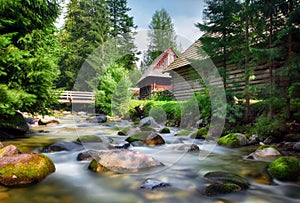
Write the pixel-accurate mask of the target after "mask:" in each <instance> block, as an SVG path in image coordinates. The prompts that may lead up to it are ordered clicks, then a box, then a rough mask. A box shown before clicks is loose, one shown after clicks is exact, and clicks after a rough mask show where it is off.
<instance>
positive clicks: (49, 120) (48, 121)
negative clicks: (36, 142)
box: [38, 117, 60, 126]
mask: <svg viewBox="0 0 300 203" xmlns="http://www.w3.org/2000/svg"><path fill="white" fill-rule="evenodd" d="M59 123H60V122H59V120H57V119H55V118H51V117H49V118H41V119H40V120H39V121H38V124H39V125H45V126H55V125H57V124H59Z"/></svg>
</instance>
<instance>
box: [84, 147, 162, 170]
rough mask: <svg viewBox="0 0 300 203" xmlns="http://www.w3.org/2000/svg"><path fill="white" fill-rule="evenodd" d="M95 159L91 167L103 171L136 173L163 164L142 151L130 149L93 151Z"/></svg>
mask: <svg viewBox="0 0 300 203" xmlns="http://www.w3.org/2000/svg"><path fill="white" fill-rule="evenodd" d="M91 154H92V156H93V158H94V160H93V161H92V162H91V163H90V165H89V169H91V170H92V171H95V172H98V173H101V172H104V171H114V172H118V173H134V172H138V171H140V170H145V169H149V168H152V167H157V166H163V164H162V163H161V162H159V161H158V160H156V159H154V158H153V157H151V156H148V155H146V154H144V153H142V152H137V151H132V150H128V149H122V150H109V151H102V152H94V153H91Z"/></svg>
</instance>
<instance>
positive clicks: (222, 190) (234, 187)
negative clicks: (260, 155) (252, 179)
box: [204, 171, 250, 196]
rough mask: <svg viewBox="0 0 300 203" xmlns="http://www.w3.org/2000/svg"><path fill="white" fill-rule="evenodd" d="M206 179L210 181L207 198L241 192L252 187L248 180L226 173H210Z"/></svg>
mask: <svg viewBox="0 0 300 203" xmlns="http://www.w3.org/2000/svg"><path fill="white" fill-rule="evenodd" d="M204 177H205V178H206V179H207V180H208V181H209V182H208V184H207V186H206V189H205V192H204V194H205V195H207V196H214V195H219V194H227V193H232V192H239V191H242V190H246V189H248V188H249V186H250V183H249V182H248V180H247V179H246V178H244V177H242V176H239V175H237V174H234V173H229V172H224V171H214V172H209V173H207V174H205V175H204Z"/></svg>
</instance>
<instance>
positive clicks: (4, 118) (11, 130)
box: [0, 112, 29, 140]
mask: <svg viewBox="0 0 300 203" xmlns="http://www.w3.org/2000/svg"><path fill="white" fill-rule="evenodd" d="M28 131H29V126H28V124H27V122H26V120H25V118H24V117H23V115H22V114H21V113H19V112H15V114H14V115H1V116H0V135H1V137H0V139H1V140H5V139H11V138H15V137H18V136H24V135H25V134H26V133H27V132H28Z"/></svg>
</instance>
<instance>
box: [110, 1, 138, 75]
mask: <svg viewBox="0 0 300 203" xmlns="http://www.w3.org/2000/svg"><path fill="white" fill-rule="evenodd" d="M106 2H107V4H108V8H109V11H110V12H109V18H110V23H111V26H110V31H109V34H110V36H112V37H113V38H117V39H118V40H119V43H118V44H119V46H120V45H121V46H122V49H123V51H124V50H126V52H127V53H126V55H125V56H123V57H122V58H121V59H119V62H120V63H123V64H124V65H125V67H127V69H133V68H134V67H135V61H136V57H135V54H136V52H137V51H136V46H135V45H134V38H133V37H134V34H135V33H134V29H136V28H137V26H136V25H134V22H133V17H131V16H129V15H128V12H129V11H130V10H131V9H130V8H128V7H127V0H106Z"/></svg>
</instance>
